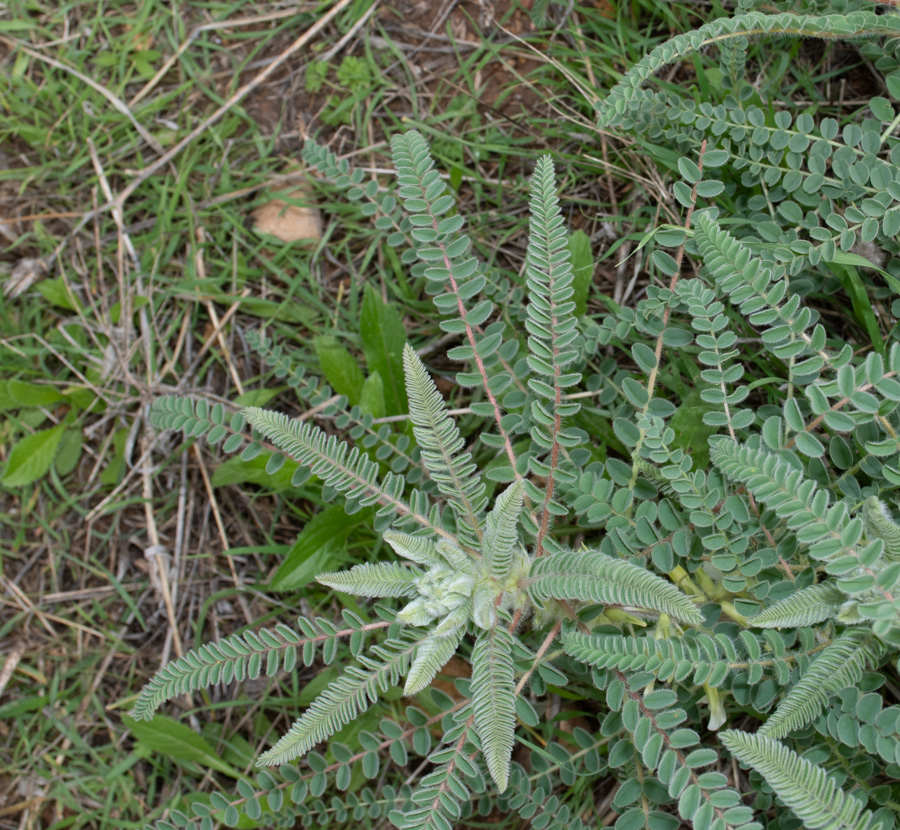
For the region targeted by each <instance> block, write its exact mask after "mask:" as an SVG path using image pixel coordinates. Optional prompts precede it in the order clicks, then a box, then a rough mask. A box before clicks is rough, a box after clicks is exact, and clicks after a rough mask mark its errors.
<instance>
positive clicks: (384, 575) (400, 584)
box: [316, 562, 422, 597]
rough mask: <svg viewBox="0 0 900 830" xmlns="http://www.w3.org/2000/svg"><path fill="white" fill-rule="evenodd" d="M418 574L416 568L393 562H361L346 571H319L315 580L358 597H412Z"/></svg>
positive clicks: (419, 574) (420, 573)
mask: <svg viewBox="0 0 900 830" xmlns="http://www.w3.org/2000/svg"><path fill="white" fill-rule="evenodd" d="M421 575H422V572H421V571H420V570H418V569H417V568H407V567H404V566H403V565H400V564H399V563H397V562H363V563H362V564H361V565H354V566H353V567H352V568H350V569H349V570H346V571H335V572H333V573H324V574H319V575H318V576H317V577H316V580H317V581H318V582H321V583H322V585H327V586H328V587H329V588H334V589H335V590H336V591H343V592H344V593H345V594H353V595H355V596H358V597H412V596H415V595H416V593H417V590H416V580H417V579H418V578H419V577H420V576H421Z"/></svg>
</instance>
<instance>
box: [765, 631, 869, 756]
mask: <svg viewBox="0 0 900 830" xmlns="http://www.w3.org/2000/svg"><path fill="white" fill-rule="evenodd" d="M881 653H882V647H881V646H879V645H878V644H877V643H876V642H875V641H874V640H873V638H872V637H871V636H870V635H867V633H866V632H860V631H851V632H848V633H847V634H844V636H843V637H841V638H840V639H839V640H835V641H834V642H833V643H831V645H829V646H828V647H827V648H826V649H825V650H824V651H823V652H822V653H821V654H820V655H819V657H818V658H817V659H816V660H815V662H814V663H813V664H812V665H811V666H810V667H809V668H808V669H807V670H806V673H805V674H804V675H803V677H801V678H800V680H799V681H798V682H797V684H796V685H795V686H794V687H793V688H792V689H791V690H790V691H789V692H788V693H787V696H786V697H785V698H784V700H782V701H781V703H780V704H779V706H778V708H777V709H776V710H775V712H774V714H773V715H772V716H771V717H770V718H769V719H768V720H767V721H766V722H765V724H764V725H763V726H762V728H761V729H760V730H759V734H760V735H766V736H767V737H771V738H784V737H785V736H787V735H788V734H790V733H791V732H793V731H794V730H795V729H800V728H802V727H804V726H806V725H807V724H808V723H812V721H813V720H815V718H816V717H817V716H818V715H819V713H820V712H822V710H823V709H824V708H825V707H826V705H827V704H828V700H829V698H830V697H831V695H833V694H836V693H837V692H839V691H841V689H845V688H847V687H848V686H854V685H856V684H857V683H858V682H859V680H860V679H861V678H862V675H863V672H864V671H865V669H866V665H867V664H869V663H874V662H876V661H877V659H878V658H879V656H880V655H881Z"/></svg>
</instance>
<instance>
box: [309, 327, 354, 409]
mask: <svg viewBox="0 0 900 830" xmlns="http://www.w3.org/2000/svg"><path fill="white" fill-rule="evenodd" d="M315 347H316V357H318V358H319V365H320V366H321V367H322V373H323V374H324V375H325V380H327V381H328V382H329V383H330V384H331V385H332V387H334V391H335V392H337V393H338V394H339V395H346V396H347V400H348V401H350V404H351V405H355V404H358V403H359V396H360V393H361V392H362V387H363V383H364V382H365V378H364V377H363V373H362V369H360V368H359V364H358V363H357V362H356V358H355V357H353V355H352V354H350V352H348V351H347V350H346V349H345V348H344V347H343V346H342V345H341V344H340V343H339V342H338V341H337V338H336V337H333V336H332V335H330V334H323V335H321V336H319V337H317V338H316V340H315Z"/></svg>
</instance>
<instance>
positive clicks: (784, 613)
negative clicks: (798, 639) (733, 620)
mask: <svg viewBox="0 0 900 830" xmlns="http://www.w3.org/2000/svg"><path fill="white" fill-rule="evenodd" d="M846 600H847V595H846V594H844V593H843V592H842V591H841V590H839V589H838V588H836V587H835V586H834V585H831V584H830V583H828V582H822V583H820V584H819V585H810V586H809V587H807V588H801V589H800V590H799V591H794V593H793V594H791V595H790V596H789V597H785V598H784V599H782V600H779V601H778V602H776V603H775V604H774V605H770V606H769V607H768V608H766V609H765V610H764V611H760V613H759V614H757V615H756V616H754V617H750V619H748V620H747V622H748V623H749V624H750V625H754V626H757V627H758V628H802V627H805V626H808V625H815V624H816V623H819V622H824V621H825V620H828V619H831V618H833V617H836V616H837V614H838V612H839V611H840V610H841V605H843V603H844V602H846Z"/></svg>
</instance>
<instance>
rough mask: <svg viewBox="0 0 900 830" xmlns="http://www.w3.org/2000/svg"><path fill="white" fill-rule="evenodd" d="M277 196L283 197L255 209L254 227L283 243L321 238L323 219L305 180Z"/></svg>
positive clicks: (311, 241) (308, 242)
mask: <svg viewBox="0 0 900 830" xmlns="http://www.w3.org/2000/svg"><path fill="white" fill-rule="evenodd" d="M278 195H279V196H281V197H282V198H274V199H272V200H271V201H270V202H267V203H266V204H264V205H260V207H258V208H256V209H255V210H254V211H253V213H252V218H253V229H254V230H255V231H256V232H257V233H267V234H271V235H272V236H275V237H277V238H278V239H280V240H281V241H282V242H305V243H307V244H310V243H313V242H316V241H318V240H319V239H320V238H321V236H322V219H321V217H320V215H319V211H318V209H317V208H315V207H313V206H312V204H311V202H312V193H311V191H310V188H309V185H307V184H306V183H305V182H304V183H303V184H301V185H300V186H297V187H293V188H291V189H290V190H281V191H278Z"/></svg>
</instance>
